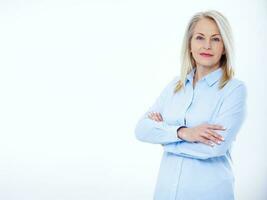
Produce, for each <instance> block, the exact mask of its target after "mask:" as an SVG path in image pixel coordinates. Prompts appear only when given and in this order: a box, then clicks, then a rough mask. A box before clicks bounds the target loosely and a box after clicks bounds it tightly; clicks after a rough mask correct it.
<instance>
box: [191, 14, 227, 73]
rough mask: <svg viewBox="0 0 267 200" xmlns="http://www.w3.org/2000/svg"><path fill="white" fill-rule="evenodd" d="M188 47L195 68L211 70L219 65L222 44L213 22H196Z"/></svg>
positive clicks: (204, 20) (222, 49) (202, 20)
mask: <svg viewBox="0 0 267 200" xmlns="http://www.w3.org/2000/svg"><path fill="white" fill-rule="evenodd" d="M190 45H191V53H192V56H193V58H194V60H195V62H196V65H197V66H203V67H207V68H213V67H216V66H218V65H219V62H220V59H221V56H222V54H223V53H224V44H223V41H222V37H221V35H220V32H219V29H218V27H217V25H216V23H215V22H214V21H213V20H211V19H207V18H204V19H201V20H199V21H198V22H197V24H196V26H195V28H194V31H193V37H192V39H191V42H190Z"/></svg>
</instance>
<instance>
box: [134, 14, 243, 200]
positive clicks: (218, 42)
mask: <svg viewBox="0 0 267 200" xmlns="http://www.w3.org/2000/svg"><path fill="white" fill-rule="evenodd" d="M181 61H182V62H181V63H182V66H181V73H180V75H179V76H174V78H173V79H172V80H171V81H170V82H169V83H168V84H167V85H166V87H165V88H164V89H163V91H162V92H161V94H160V95H159V97H158V98H157V99H156V101H155V102H154V104H153V105H152V106H151V107H150V108H149V109H148V110H147V111H146V112H145V114H144V115H143V116H142V117H141V118H140V119H139V121H138V122H137V124H136V127H135V136H136V138H137V139H138V140H140V141H143V142H148V143H153V144H161V145H162V147H163V150H164V151H163V155H162V160H161V165H160V169H159V174H158V177H157V183H156V185H155V191H154V200H233V199H235V198H234V175H233V172H232V167H231V165H232V159H231V147H232V144H233V142H234V140H235V138H236V135H237V133H238V131H239V130H240V128H241V125H242V124H243V122H244V119H245V115H246V86H245V84H244V82H243V81H241V80H238V79H236V78H234V77H233V76H234V70H233V66H232V63H233V39H232V34H231V28H230V25H229V23H228V21H227V19H226V18H225V17H224V16H223V15H222V14H221V13H219V12H218V11H214V10H210V11H206V12H199V13H197V14H195V15H194V16H193V17H192V18H191V20H190V21H189V24H188V27H187V28H186V32H185V36H184V42H183V47H182V55H181Z"/></svg>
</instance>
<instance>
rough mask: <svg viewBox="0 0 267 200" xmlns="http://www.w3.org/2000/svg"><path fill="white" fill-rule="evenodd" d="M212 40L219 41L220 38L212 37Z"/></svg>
mask: <svg viewBox="0 0 267 200" xmlns="http://www.w3.org/2000/svg"><path fill="white" fill-rule="evenodd" d="M212 40H213V41H215V42H220V38H212Z"/></svg>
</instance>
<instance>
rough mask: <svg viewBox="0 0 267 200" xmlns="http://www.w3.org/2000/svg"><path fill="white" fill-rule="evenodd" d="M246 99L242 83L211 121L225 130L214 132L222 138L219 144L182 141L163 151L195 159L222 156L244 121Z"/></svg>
mask: <svg viewBox="0 0 267 200" xmlns="http://www.w3.org/2000/svg"><path fill="white" fill-rule="evenodd" d="M246 97H247V90H246V86H245V85H244V84H243V83H242V84H240V85H239V86H237V87H236V88H235V89H233V90H232V91H231V92H230V94H229V95H227V97H226V98H225V100H224V101H223V103H222V104H221V107H220V110H219V112H218V114H217V116H216V117H215V118H214V119H213V120H212V123H211V124H219V125H222V126H223V127H224V128H226V130H224V131H222V130H221V131H218V130H217V131H216V132H217V133H219V134H220V135H222V136H223V137H224V141H223V142H222V143H221V144H215V145H214V146H213V147H211V146H209V145H206V144H203V143H200V142H196V143H191V142H187V141H182V142H176V143H172V144H166V145H163V149H164V151H167V152H170V153H174V154H177V155H179V156H184V157H189V158H195V159H208V158H212V157H219V156H224V155H225V154H226V152H227V151H228V149H229V148H230V146H231V144H232V142H233V141H234V140H235V138H236V135H237V133H238V131H239V129H240V128H241V126H242V124H243V122H244V120H245V117H246Z"/></svg>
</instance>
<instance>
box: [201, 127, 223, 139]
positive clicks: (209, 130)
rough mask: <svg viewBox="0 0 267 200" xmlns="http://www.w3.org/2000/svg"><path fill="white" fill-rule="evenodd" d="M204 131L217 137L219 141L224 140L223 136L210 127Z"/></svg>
mask: <svg viewBox="0 0 267 200" xmlns="http://www.w3.org/2000/svg"><path fill="white" fill-rule="evenodd" d="M205 132H206V133H208V134H210V135H212V136H213V137H215V138H217V139H218V140H220V141H224V138H223V136H222V135H220V134H218V133H216V132H215V131H213V130H211V129H207V130H206V131H205Z"/></svg>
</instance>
